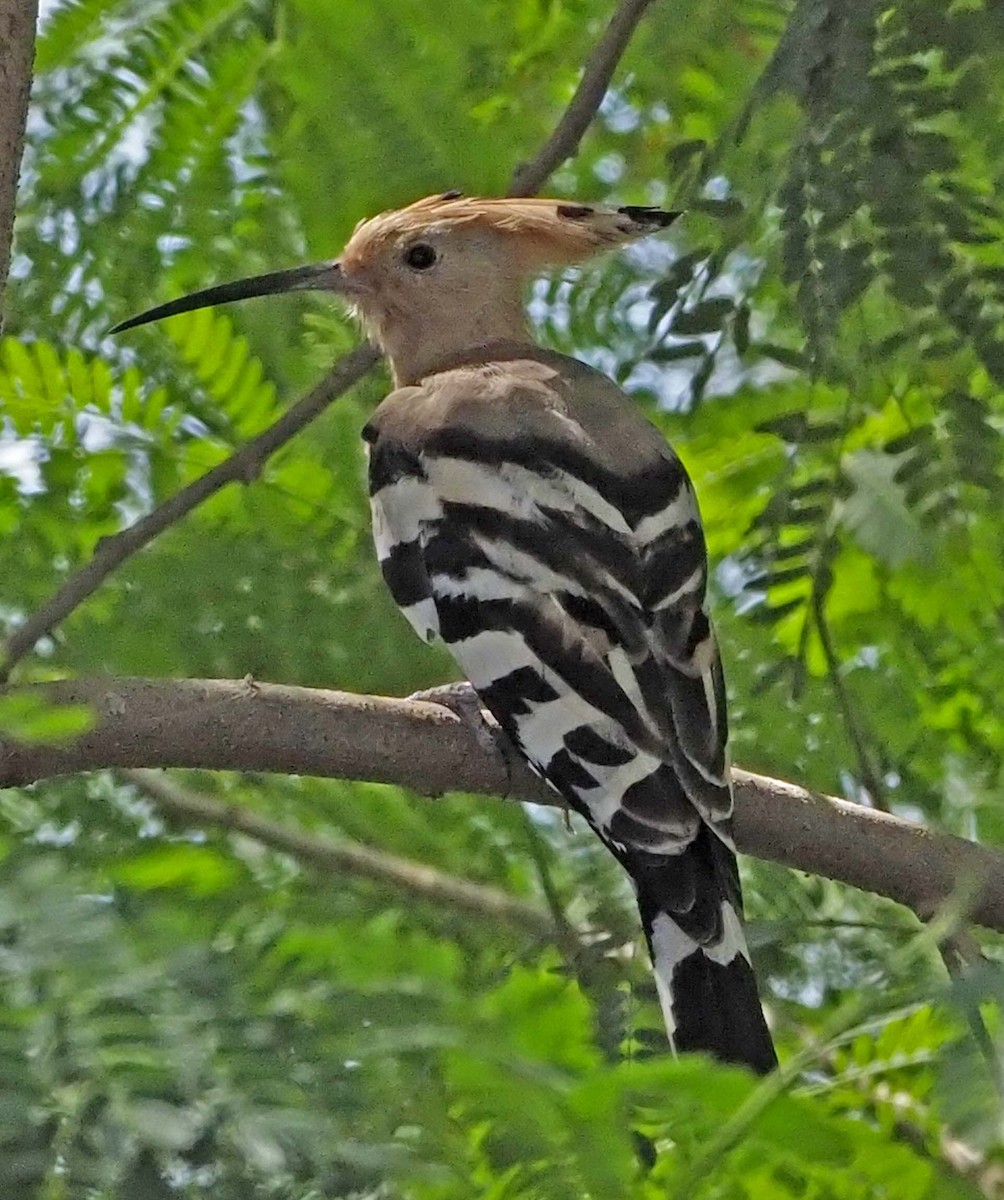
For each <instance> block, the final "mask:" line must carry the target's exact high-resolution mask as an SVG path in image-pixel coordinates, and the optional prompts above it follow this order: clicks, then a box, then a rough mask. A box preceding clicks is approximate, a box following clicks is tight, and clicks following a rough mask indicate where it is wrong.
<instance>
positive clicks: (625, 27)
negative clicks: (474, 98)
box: [509, 0, 652, 196]
mask: <svg viewBox="0 0 1004 1200" xmlns="http://www.w3.org/2000/svg"><path fill="white" fill-rule="evenodd" d="M651 3H652V0H622V2H621V4H620V5H618V7H617V11H616V12H615V13H614V15H613V17H612V18H611V19H610V24H609V25H608V26H607V27H606V29H605V30H604V33H603V36H602V37H601V38H600V40H599V41H598V42H597V43H596V47H595V49H594V50H593V52H592V54H591V55H590V56H589V60H588V62H587V63H586V68H585V70H584V71H583V72H582V78H581V79H580V80H579V86H578V87H577V88H576V89H575V94H574V95H573V96H572V99H571V100H570V101H569V104H568V107H567V108H566V109H565V112H564V115H563V116H562V118H561V120H560V121H559V122H558V124H557V125H556V126H555V129H554V132H553V133H552V134H551V136H550V137H549V138H548V139H547V141H546V142H545V143H544V145H543V147H542V148H541V150H540V152H539V153H538V154H537V155H536V157H535V158H533V159H531V160H530V161H529V162H527V163H523V164H521V165H520V166H519V167H517V168H516V171H515V173H514V174H513V177H512V182H511V183H510V185H509V195H510V196H532V195H534V193H535V192H537V191H538V190H539V188H540V186H541V184H542V183H543V182H544V181H545V180H546V179H547V177H548V176H549V175H550V174H551V172H552V171H554V170H555V169H556V168H558V167H560V166H561V164H562V163H563V162H564V161H565V159H567V158H571V157H572V155H573V154H575V152H576V151H577V150H578V148H579V143H580V142H581V141H582V138H583V135H584V134H585V132H586V130H587V129H588V128H589V126H590V125H591V124H592V121H593V118H594V117H595V116H596V113H597V111H598V110H599V107H600V105H601V104H602V103H603V97H604V96H605V95H606V94H607V88H608V87H609V86H610V80H611V79H612V78H613V74H614V71H616V69H617V64H618V63H619V62H620V60H621V58H622V57H623V55H624V51H625V50H626V49H627V45H628V42H630V40H631V35H632V34H633V33H634V31H635V29H636V27H637V25H638V22H639V21H640V20H641V19H642V17H643V16H644V15H645V10H646V9H647V8H648V7H649V5H650V4H651Z"/></svg>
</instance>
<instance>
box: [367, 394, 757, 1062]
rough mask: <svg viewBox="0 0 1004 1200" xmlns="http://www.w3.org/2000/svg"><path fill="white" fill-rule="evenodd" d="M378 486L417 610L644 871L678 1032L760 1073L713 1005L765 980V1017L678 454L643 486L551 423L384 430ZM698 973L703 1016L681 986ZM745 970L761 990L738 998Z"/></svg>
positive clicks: (542, 762)
mask: <svg viewBox="0 0 1004 1200" xmlns="http://www.w3.org/2000/svg"><path fill="white" fill-rule="evenodd" d="M562 420H563V421H565V422H567V420H568V418H567V416H563V417H562ZM558 424H560V422H559V423H558ZM371 494H372V504H373V514H374V533H375V538H376V543H377V551H378V555H379V558H380V562H381V566H382V569H383V572H384V576H385V578H386V581H387V583H388V585H389V587H390V589H391V591H392V593H393V594H394V597H395V599H396V600H397V602H398V604H399V605H400V606H401V608H402V610H403V612H404V613H405V615H406V616H407V617H408V619H409V620H410V621H411V623H412V625H413V626H414V627H415V628H416V630H417V631H418V632H419V634H420V635H421V636H422V637H424V638H426V639H432V638H441V639H442V640H443V641H444V642H445V643H446V645H447V647H448V648H449V649H450V651H451V653H452V655H453V657H454V658H455V659H456V661H457V663H458V664H459V666H460V667H461V669H462V670H463V671H464V673H465V675H466V676H467V678H468V679H469V680H470V682H471V684H472V685H473V686H474V688H475V689H476V690H477V692H478V694H479V696H480V698H481V701H482V703H483V704H484V705H485V707H486V708H487V709H488V710H489V711H490V712H491V713H492V714H493V715H494V716H495V718H496V719H497V720H498V721H499V723H500V725H501V726H502V728H503V729H504V730H505V732H506V733H507V734H508V736H509V737H510V738H511V740H512V741H513V742H514V744H515V745H516V746H517V747H518V748H519V749H520V750H521V751H522V753H523V754H524V755H525V756H526V758H527V760H528V762H529V763H530V765H531V766H532V767H533V768H534V769H535V770H537V771H538V772H539V773H540V774H541V775H542V776H543V777H544V778H545V779H546V780H547V781H548V782H549V783H550V784H551V785H552V786H553V787H555V788H556V789H557V790H558V791H559V792H560V793H561V794H562V795H563V796H564V797H565V798H566V799H567V800H568V802H569V803H570V804H571V805H572V806H573V807H574V808H576V809H577V810H578V811H579V812H580V813H582V814H583V815H584V816H585V817H586V819H587V820H588V821H589V823H590V825H592V827H593V828H594V829H595V830H596V832H597V833H598V834H599V835H600V836H601V838H602V839H603V840H604V841H605V842H606V843H607V845H608V846H609V847H610V849H611V850H612V851H613V853H614V854H616V855H617V857H618V858H619V859H620V860H621V861H622V863H623V864H624V865H625V867H626V868H627V870H628V871H629V873H630V874H631V876H632V879H633V880H634V882H635V886H636V888H637V890H638V895H639V904H640V907H641V910H642V916H643V921H644V924H645V931H646V936H647V937H648V940H649V945H650V947H651V949H652V953H653V958H654V961H655V965H656V977H657V981H658V984H659V991H660V998H661V999H662V1002H663V1008H664V1012H665V1014H666V1020H667V1025H668V1026H669V1028H670V1033H671V1036H672V1035H674V1033H675V1035H676V1043H677V1045H679V1046H681V1047H683V1048H690V1047H696V1048H704V1049H712V1050H717V1052H719V1053H721V1054H722V1056H723V1057H731V1058H736V1057H739V1058H740V1060H742V1061H748V1060H749V1058H750V1055H749V1054H748V1053H747V1054H746V1055H743V1054H742V1053H741V1050H740V1049H739V1048H737V1047H736V1046H735V1045H733V1044H732V1043H731V1042H729V1036H731V1035H730V1034H729V1028H727V1027H731V1025H732V1024H734V1023H735V1022H734V1020H733V1018H734V1013H732V1012H731V1008H732V1007H736V1006H732V1005H731V1004H724V1003H723V1002H721V1001H720V1000H718V1001H716V1002H715V1003H714V1004H711V1006H710V1009H709V998H710V997H711V991H713V990H714V989H715V988H718V985H719V984H724V985H727V988H732V990H733V993H734V995H735V997H736V1000H737V1006H738V1007H739V1008H741V1007H742V1006H745V1005H746V1004H748V1002H749V1000H750V988H752V1003H753V1005H754V1008H755V1019H756V1020H759V1022H760V1023H761V1024H762V1020H763V1018H762V1014H761V1013H760V1008H759V1002H758V1000H757V998H756V989H755V983H754V982H753V980H752V972H751V970H750V968H749V964H748V961H747V957H748V956H747V951H746V945H745V940H744V937H743V934H742V928H741V922H740V914H741V897H740V894H739V885H738V876H737V874H736V871H735V862H734V856H733V854H732V852H731V849H730V844H729V841H728V821H729V817H730V815H731V808H732V800H731V792H730V788H729V783H728V776H727V766H726V740H727V735H728V727H727V719H726V713H725V698H724V688H723V684H722V673H721V664H720V661H719V657H718V651H717V647H716V645H715V641H714V635H713V632H712V629H711V626H710V623H709V621H708V617H707V614H706V612H705V609H704V593H705V583H706V563H705V551H704V542H703V536H702V534H701V528H700V522H699V518H698V513H697V507H696V503H695V500H694V496H693V492H692V489H691V486H690V483H689V481H688V480H687V478H686V474H685V472H684V470H683V467H682V465H681V464H680V463H679V461H678V460H677V459H676V457H675V456H674V455H672V453H671V452H670V451H669V450H668V448H666V447H663V448H662V453H661V454H660V455H659V456H658V458H657V459H655V460H653V459H652V458H651V457H650V456H649V457H647V458H643V459H642V460H640V461H639V463H638V469H637V474H636V476H630V475H629V476H625V474H624V472H623V471H620V472H616V473H613V472H609V471H607V470H605V469H604V467H603V465H602V462H600V461H599V460H598V459H597V457H596V456H595V455H593V456H590V455H582V454H580V453H577V452H573V451H571V450H570V449H569V445H568V443H567V441H564V440H562V439H561V438H560V437H557V436H556V437H555V439H554V440H552V441H550V442H549V441H548V440H546V439H543V438H542V437H541V436H540V433H539V430H538V431H537V433H536V435H535V436H534V437H528V436H526V435H525V434H524V433H523V432H522V431H521V430H520V429H519V428H518V427H515V428H512V429H505V428H503V430H502V432H501V433H498V432H496V433H495V434H494V436H492V437H490V438H483V437H481V436H479V435H478V434H477V433H476V432H475V431H473V430H471V429H463V430H457V429H455V428H448V427H447V428H442V429H438V430H434V431H432V432H430V433H428V434H427V435H424V436H423V437H422V438H421V441H420V442H418V443H413V444H412V445H411V446H405V445H403V444H401V443H400V442H395V441H394V440H393V439H392V438H381V437H379V436H378V437H376V439H375V441H374V444H373V445H372V447H371ZM695 957H696V958H697V959H700V960H701V962H700V964H699V968H695V966H694V964H693V962H692V961H691V960H693V959H695ZM695 969H697V975H696V976H695ZM708 971H711V973H712V975H714V973H715V972H716V971H718V972H719V973H723V976H724V977H723V978H722V979H721V980H717V979H712V980H711V981H710V982H709V980H708V979H707V978H706V976H707V974H708ZM681 972H682V975H681ZM688 972H689V975H690V976H693V977H694V978H693V980H692V981H691V982H692V983H693V985H694V986H692V987H690V986H689V985H688V987H687V988H684V989H683V990H684V991H689V992H691V993H692V994H693V995H694V996H696V997H697V999H696V1000H694V1002H693V1003H692V1004H691V1011H685V1008H686V1005H685V1004H684V1007H683V1008H681V1004H682V1003H683V1001H681V989H680V987H679V986H678V978H677V977H678V976H679V977H680V978H683V976H685V975H687V974H688ZM702 972H703V974H702ZM734 975H740V976H745V975H748V980H743V979H740V980H739V983H738V985H737V986H736V987H733V984H734V982H735V981H734V980H733V979H732V976H734ZM698 976H700V978H698ZM709 989H711V990H709ZM718 990H720V988H718ZM702 997H703V999H702ZM695 1006H696V1007H695ZM698 1010H700V1011H698ZM711 1010H714V1011H711ZM716 1012H717V1015H715V1014H716ZM709 1014H710V1015H709ZM709 1021H710V1022H711V1025H712V1026H714V1028H711V1027H710V1026H709ZM715 1022H718V1024H717V1025H715ZM765 1032H766V1031H765V1030H764V1034H765ZM737 1036H738V1037H739V1038H740V1040H741V1039H742V1038H745V1036H746V1032H745V1031H744V1030H741V1031H740V1034H739V1035H737ZM767 1045H768V1046H769V1039H768V1042H767ZM759 1052H760V1051H759V1050H758V1053H759ZM771 1053H772V1052H771ZM761 1060H763V1055H762V1053H761ZM761 1065H762V1063H761Z"/></svg>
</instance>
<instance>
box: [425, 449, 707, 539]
mask: <svg viewBox="0 0 1004 1200" xmlns="http://www.w3.org/2000/svg"><path fill="white" fill-rule="evenodd" d="M424 449H425V452H426V453H427V454H432V455H438V456H441V457H444V458H445V457H449V458H460V459H468V460H469V461H471V462H476V463H485V464H487V465H489V466H493V467H495V466H498V465H499V464H500V463H507V462H511V463H515V464H516V465H517V466H521V467H525V468H526V469H527V470H529V471H532V472H534V473H535V474H538V475H541V476H544V477H546V476H548V475H549V474H551V473H552V472H553V471H554V469H555V468H557V469H559V470H562V471H567V472H568V474H569V475H572V476H574V477H575V478H577V479H581V480H582V482H583V483H586V484H588V485H589V486H590V487H591V488H593V489H594V490H595V491H596V492H598V493H599V495H601V496H602V497H603V499H604V500H606V501H608V502H609V503H610V504H612V505H614V507H615V508H617V509H618V510H619V511H620V512H621V513H623V515H624V517H625V518H626V519H627V521H628V523H629V524H630V525H635V524H637V523H638V522H639V521H641V520H643V519H644V518H645V517H647V516H651V515H652V514H654V513H658V512H660V511H662V509H664V508H665V507H666V502H667V497H669V496H676V495H677V493H678V492H679V490H680V488H681V487H682V486H683V485H684V483H685V481H686V475H685V473H684V470H683V466H682V464H681V463H680V462H679V460H678V459H676V458H675V457H670V456H667V457H666V458H663V459H660V460H659V461H658V462H657V463H656V464H655V465H653V466H649V467H647V468H645V469H643V470H640V471H638V472H635V473H634V474H632V475H628V476H626V475H623V474H618V473H615V472H613V471H610V470H608V469H607V468H606V467H604V466H603V465H602V464H601V463H599V462H597V460H596V459H595V458H593V457H592V456H591V455H590V454H588V453H586V452H585V451H584V450H582V449H580V448H579V447H578V446H577V445H576V444H575V443H574V442H572V441H569V440H559V439H557V438H554V439H551V438H543V437H540V436H537V435H535V436H530V435H529V434H527V435H524V436H513V437H500V438H493V437H486V436H484V435H483V434H478V433H475V432H474V431H473V430H471V429H468V428H464V427H462V426H444V427H443V428H441V429H437V430H436V431H435V432H433V433H431V434H430V435H429V436H428V437H427V438H426V439H425V445H424Z"/></svg>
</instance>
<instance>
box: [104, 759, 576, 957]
mask: <svg viewBox="0 0 1004 1200" xmlns="http://www.w3.org/2000/svg"><path fill="white" fill-rule="evenodd" d="M121 775H122V776H123V778H124V779H125V780H126V781H127V782H129V783H131V784H133V785H134V786H136V787H138V788H139V789H140V790H141V791H142V792H144V793H145V794H146V795H147V796H149V797H150V799H151V800H153V802H154V803H155V804H156V805H157V808H158V809H159V810H160V811H161V812H162V813H163V814H164V816H165V818H166V819H167V820H169V821H170V822H171V823H172V824H175V825H177V824H179V823H180V824H183V825H197V826H198V827H199V828H200V829H210V828H215V829H223V830H227V831H229V832H231V833H242V834H244V835H245V836H246V837H249V838H253V839H254V840H255V841H256V842H260V843H261V844H262V845H264V846H270V847H272V849H273V850H281V851H282V852H283V853H285V854H288V855H290V856H291V857H292V858H295V859H296V860H297V861H298V862H301V863H307V864H308V865H310V866H312V867H314V868H315V869H316V870H319V871H322V872H323V873H324V874H326V875H345V874H351V875H360V876H362V877H363V878H364V879H370V880H372V881H373V882H374V883H383V884H389V885H390V886H391V887H393V888H396V889H398V890H399V891H404V892H407V893H408V894H409V895H411V896H415V897H417V898H418V899H421V900H431V901H433V902H435V903H437V904H446V905H449V906H450V907H451V908H455V909H459V910H460V911H462V912H467V913H472V914H473V915H474V916H477V917H480V918H481V919H482V920H489V921H492V922H496V921H504V922H505V923H506V924H507V925H511V926H512V927H514V928H515V929H518V930H520V931H521V932H523V933H530V934H532V935H533V936H534V937H540V938H547V939H549V940H554V939H555V937H556V936H557V934H558V930H557V928H556V926H555V924H554V922H553V921H552V920H551V918H550V917H549V916H548V915H547V913H546V912H544V911H543V910H542V909H540V908H538V907H537V906H536V905H535V904H530V903H528V902H527V901H525V900H520V899H519V898H518V897H517V896H512V895H510V894H509V893H508V892H504V891H502V890H501V889H499V888H494V887H487V886H485V885H484V884H480V883H472V882H471V881H470V880H466V879H457V878H456V877H455V876H453V875H447V874H445V873H444V872H442V871H437V870H436V869H435V867H429V866H426V865H425V864H424V863H418V862H414V861H412V860H410V859H407V858H398V857H397V856H396V855H393V854H388V853H386V852H385V851H383V850H377V849H374V848H373V847H372V846H364V845H361V844H360V843H358V842H347V841H334V840H333V839H331V838H322V837H316V836H314V835H312V834H308V833H304V832H303V831H302V830H298V829H290V828H289V827H288V826H286V825H280V824H278V823H276V822H275V821H269V820H268V819H267V818H265V817H261V816H259V815H258V814H257V813H254V812H252V811H251V810H250V809H247V808H241V807H240V806H238V805H234V804H221V803H220V802H219V801H218V800H213V799H212V798H211V797H209V796H202V795H198V794H196V793H195V792H192V791H190V790H189V789H188V788H182V787H179V786H178V785H177V784H176V783H175V782H174V781H173V780H171V779H168V778H167V777H166V776H165V775H163V774H161V773H160V772H159V771H149V770H145V769H143V768H133V769H131V770H124V771H122V772H121Z"/></svg>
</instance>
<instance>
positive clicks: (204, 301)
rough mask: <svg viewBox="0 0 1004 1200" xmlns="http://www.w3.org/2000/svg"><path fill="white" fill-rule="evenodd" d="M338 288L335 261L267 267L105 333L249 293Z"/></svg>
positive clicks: (340, 286) (159, 307) (242, 297)
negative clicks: (276, 268)
mask: <svg viewBox="0 0 1004 1200" xmlns="http://www.w3.org/2000/svg"><path fill="white" fill-rule="evenodd" d="M309 291H320V292H341V293H342V294H344V293H345V292H346V291H347V288H346V285H345V276H344V274H343V273H342V268H341V265H340V264H339V263H337V262H328V263H313V264H311V265H310V266H307V267H292V268H290V269H289V270H286V271H270V272H269V273H268V274H267V275H253V276H251V277H250V278H248V279H235V280H234V282H233V283H221V284H219V285H218V286H217V287H211V288H204V289H203V290H202V291H201V292H192V294H191V295H189V296H179V297H178V299H177V300H170V301H168V303H167V304H158V305H157V307H156V308H148V309H147V310H146V312H141V313H140V314H139V315H138V316H135V317H130V318H129V319H128V320H127V321H120V322H119V324H118V325H116V326H114V328H112V329H109V331H108V332H109V333H122V332H124V331H125V330H126V329H135V328H136V326H137V325H148V324H149V323H150V322H151V321H161V320H163V318H164V317H174V316H177V314H178V313H184V312H193V311H194V310H195V309H197V308H208V307H209V306H210V305H213V304H231V303H233V301H235V300H248V299H250V298H251V297H252V296H275V295H279V294H280V293H282V292H309Z"/></svg>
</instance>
